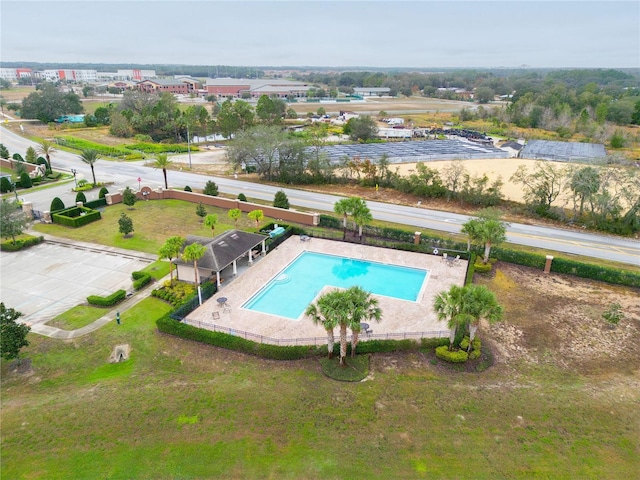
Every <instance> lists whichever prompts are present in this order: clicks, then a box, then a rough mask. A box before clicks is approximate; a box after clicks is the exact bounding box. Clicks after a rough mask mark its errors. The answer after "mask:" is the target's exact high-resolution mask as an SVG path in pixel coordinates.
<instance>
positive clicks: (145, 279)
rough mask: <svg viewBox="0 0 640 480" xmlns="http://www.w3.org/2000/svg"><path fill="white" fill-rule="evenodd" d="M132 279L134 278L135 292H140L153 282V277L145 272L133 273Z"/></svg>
mask: <svg viewBox="0 0 640 480" xmlns="http://www.w3.org/2000/svg"><path fill="white" fill-rule="evenodd" d="M131 277H132V278H133V289H134V290H140V289H141V288H142V287H144V286H146V285H147V284H148V283H149V282H151V275H150V274H149V273H148V272H143V271H137V272H131Z"/></svg>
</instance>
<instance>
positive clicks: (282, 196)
mask: <svg viewBox="0 0 640 480" xmlns="http://www.w3.org/2000/svg"><path fill="white" fill-rule="evenodd" d="M273 206H274V207H276V208H284V209H287V210H288V209H289V199H288V198H287V194H286V193H284V192H283V191H282V190H278V191H277V192H276V194H275V197H274V198H273Z"/></svg>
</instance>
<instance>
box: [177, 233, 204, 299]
mask: <svg viewBox="0 0 640 480" xmlns="http://www.w3.org/2000/svg"><path fill="white" fill-rule="evenodd" d="M206 251H207V248H206V247H205V246H204V245H201V244H199V243H198V242H194V243H192V244H191V245H188V246H187V247H185V248H184V250H183V251H182V259H183V260H184V261H185V262H193V269H194V271H195V282H196V285H197V286H198V302H199V304H200V305H202V292H201V290H200V272H198V260H200V259H201V258H202V256H203V255H204V254H205V253H206Z"/></svg>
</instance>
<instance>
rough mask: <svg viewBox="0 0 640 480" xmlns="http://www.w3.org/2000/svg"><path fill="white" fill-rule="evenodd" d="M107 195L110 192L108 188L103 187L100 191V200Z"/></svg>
mask: <svg viewBox="0 0 640 480" xmlns="http://www.w3.org/2000/svg"><path fill="white" fill-rule="evenodd" d="M107 193H109V190H107V187H102V188H101V189H100V193H98V198H104V197H105V195H106V194H107ZM105 203H106V202H105Z"/></svg>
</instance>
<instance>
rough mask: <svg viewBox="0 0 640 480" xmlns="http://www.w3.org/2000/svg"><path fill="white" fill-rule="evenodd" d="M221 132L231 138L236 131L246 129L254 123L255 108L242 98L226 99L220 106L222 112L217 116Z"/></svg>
mask: <svg viewBox="0 0 640 480" xmlns="http://www.w3.org/2000/svg"><path fill="white" fill-rule="evenodd" d="M216 120H217V125H218V128H219V129H220V133H221V134H222V135H223V136H224V137H226V138H230V137H231V136H232V135H234V134H235V133H236V132H238V131H241V130H245V129H247V128H249V127H250V126H251V125H253V120H254V113H253V108H251V105H249V104H248V103H247V102H244V101H242V100H236V101H235V102H232V101H231V100H225V101H224V102H223V104H222V106H221V107H220V112H219V113H218V116H217V118H216Z"/></svg>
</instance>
